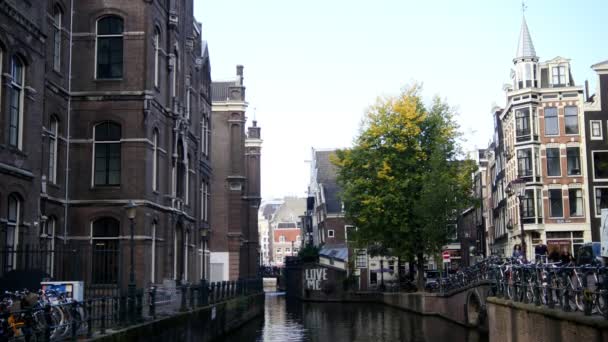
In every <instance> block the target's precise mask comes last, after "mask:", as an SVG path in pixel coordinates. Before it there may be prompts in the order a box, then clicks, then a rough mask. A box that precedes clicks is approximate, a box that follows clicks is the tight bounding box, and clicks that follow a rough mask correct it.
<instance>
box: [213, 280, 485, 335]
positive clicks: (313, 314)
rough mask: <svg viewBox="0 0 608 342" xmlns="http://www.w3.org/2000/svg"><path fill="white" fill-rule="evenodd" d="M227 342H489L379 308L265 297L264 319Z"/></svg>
mask: <svg viewBox="0 0 608 342" xmlns="http://www.w3.org/2000/svg"><path fill="white" fill-rule="evenodd" d="M223 341H226V342H249V341H251V342H253V341H255V342H290V341H312V342H317V341H318V342H325V341H327V342H364V341H365V342H366V341H372V342H389V341H390V342H393V341H395V342H399V341H402V342H432V341H450V342H487V341H488V338H487V335H481V334H479V333H478V332H477V331H475V330H470V329H466V328H464V327H462V326H460V325H457V324H455V323H451V322H449V321H446V320H443V319H441V318H438V317H423V316H420V315H416V314H412V313H408V312H405V311H402V310H398V309H395V308H391V307H388V306H385V305H381V304H369V303H365V304H360V303H340V304H338V303H303V302H300V301H293V302H292V301H291V300H290V301H287V300H286V298H285V295H284V294H282V293H278V292H267V293H266V310H265V312H264V318H259V319H256V320H254V321H252V322H250V323H248V324H246V325H245V326H243V327H242V328H240V329H239V330H237V331H235V332H234V333H232V334H230V335H228V336H226V337H225V338H224V339H223Z"/></svg>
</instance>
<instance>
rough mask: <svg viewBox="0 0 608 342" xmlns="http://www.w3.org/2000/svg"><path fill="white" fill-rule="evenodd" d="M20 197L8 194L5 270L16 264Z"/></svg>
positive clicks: (20, 206) (19, 223)
mask: <svg viewBox="0 0 608 342" xmlns="http://www.w3.org/2000/svg"><path fill="white" fill-rule="evenodd" d="M21 208H22V205H21V199H20V198H19V197H18V196H17V195H15V194H12V195H10V196H8V215H7V218H8V219H7V222H6V233H5V234H6V235H5V239H4V241H5V250H6V251H7V256H6V259H5V260H4V262H5V265H4V269H5V270H12V269H14V268H15V266H16V261H17V255H16V251H17V249H18V247H19V246H18V245H19V226H20V225H21Z"/></svg>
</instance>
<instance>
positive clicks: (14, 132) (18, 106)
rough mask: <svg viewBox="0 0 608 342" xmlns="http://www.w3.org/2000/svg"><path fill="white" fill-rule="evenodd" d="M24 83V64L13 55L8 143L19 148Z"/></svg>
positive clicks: (21, 137)
mask: <svg viewBox="0 0 608 342" xmlns="http://www.w3.org/2000/svg"><path fill="white" fill-rule="evenodd" d="M24 84H25V73H24V66H23V62H22V61H21V59H19V58H18V57H17V56H13V58H12V61H11V83H10V85H9V92H10V97H9V123H8V125H9V126H8V127H9V130H8V143H9V145H10V146H13V147H16V148H18V149H21V147H22V144H23V87H24Z"/></svg>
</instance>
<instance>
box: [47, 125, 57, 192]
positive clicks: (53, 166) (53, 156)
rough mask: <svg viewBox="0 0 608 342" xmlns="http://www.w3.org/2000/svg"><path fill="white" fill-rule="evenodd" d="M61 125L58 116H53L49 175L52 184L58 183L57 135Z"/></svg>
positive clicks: (50, 130) (50, 129)
mask: <svg viewBox="0 0 608 342" xmlns="http://www.w3.org/2000/svg"><path fill="white" fill-rule="evenodd" d="M58 127H59V123H58V121H57V117H56V116H54V115H53V116H51V122H50V125H49V175H48V177H49V178H48V181H49V182H50V183H57V134H58Z"/></svg>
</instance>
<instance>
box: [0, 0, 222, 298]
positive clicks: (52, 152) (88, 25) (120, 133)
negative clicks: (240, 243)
mask: <svg viewBox="0 0 608 342" xmlns="http://www.w3.org/2000/svg"><path fill="white" fill-rule="evenodd" d="M71 13H73V14H74V15H70V14H71ZM0 18H1V19H2V20H0V22H1V24H0V51H1V52H0V65H1V66H2V73H3V75H4V77H3V82H2V87H1V93H0V95H1V102H0V103H1V107H0V108H1V115H0V124H1V128H2V130H1V131H0V140H1V141H0V173H2V177H0V198H1V199H0V222H1V223H0V224H1V225H2V228H3V233H4V234H2V235H3V241H2V244H3V248H5V249H13V250H14V249H16V250H19V249H20V248H22V247H20V245H21V246H25V245H29V246H34V248H42V249H45V248H49V249H57V250H58V249H59V248H66V249H70V250H77V251H78V257H79V260H78V261H79V262H78V264H79V265H80V266H79V268H78V270H77V272H76V273H74V272H72V273H70V274H65V273H62V270H61V265H62V264H65V263H64V262H63V261H62V260H60V259H57V258H59V257H60V256H59V253H55V258H56V260H54V262H53V263H51V265H50V266H49V267H47V269H46V271H47V273H48V275H49V276H50V277H52V278H60V277H70V278H72V279H82V280H84V281H85V282H86V284H87V285H100V286H101V285H104V286H106V285H107V286H110V287H116V288H120V287H124V286H125V285H126V281H127V278H128V277H127V272H128V267H126V266H128V264H129V262H128V261H129V260H128V258H127V256H128V248H127V246H128V241H129V238H130V237H129V236H130V229H129V228H130V222H129V220H128V219H127V218H126V215H125V208H124V207H125V205H126V204H127V203H129V202H130V201H132V202H134V203H135V204H136V205H137V215H136V218H135V220H134V223H135V233H134V235H135V245H136V247H135V255H136V258H135V274H136V282H137V286H140V287H141V286H145V285H148V284H151V283H163V282H165V283H167V282H169V283H175V282H198V281H199V280H200V279H201V278H203V277H204V274H203V273H206V272H207V271H208V267H206V266H205V263H206V262H205V260H204V259H205V258H204V254H205V253H204V252H203V251H204V250H205V236H206V235H207V231H208V229H209V224H208V222H209V221H210V220H209V216H210V215H209V214H210V210H209V209H208V205H209V202H210V198H209V193H210V191H209V189H210V180H211V167H210V127H211V115H210V114H211V76H210V64H209V56H208V52H207V49H206V44H205V43H204V42H203V41H202V39H201V25H200V24H199V23H198V22H196V20H195V19H194V17H193V2H192V1H176V0H169V1H154V0H147V1H129V2H125V1H119V0H108V1H101V0H95V1H86V2H82V1H80V2H78V1H73V2H72V1H69V0H54V1H47V2H45V5H44V6H34V5H31V4H30V2H26V1H18V2H13V1H0ZM70 46H72V49H70ZM9 70H14V73H13V74H12V75H11V73H9V72H8V71H9ZM13 89H14V91H13ZM11 97H14V98H15V99H17V100H18V101H17V100H16V101H10V98H11ZM10 103H14V104H17V105H18V106H17V107H15V106H11V105H10ZM15 118H16V119H17V120H16V119H15ZM11 132H12V133H11ZM9 259H10V258H9ZM13 261H15V262H18V260H13ZM7 262H9V264H7ZM71 262H73V263H76V262H75V261H74V260H71ZM3 263H4V265H3V266H4V268H5V269H8V270H10V269H13V268H18V265H11V264H10V260H3Z"/></svg>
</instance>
